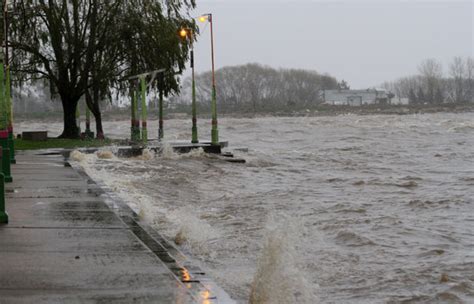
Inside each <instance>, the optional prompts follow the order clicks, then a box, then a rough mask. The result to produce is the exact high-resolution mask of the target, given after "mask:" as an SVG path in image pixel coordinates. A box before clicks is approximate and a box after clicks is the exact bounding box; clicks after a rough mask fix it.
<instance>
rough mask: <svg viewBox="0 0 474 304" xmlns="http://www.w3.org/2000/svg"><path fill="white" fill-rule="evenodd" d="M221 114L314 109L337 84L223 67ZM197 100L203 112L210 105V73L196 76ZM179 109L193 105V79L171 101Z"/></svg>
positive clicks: (314, 76) (308, 75) (318, 77)
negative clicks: (323, 94)
mask: <svg viewBox="0 0 474 304" xmlns="http://www.w3.org/2000/svg"><path fill="white" fill-rule="evenodd" d="M216 81H217V83H216V86H217V96H218V98H217V102H218V107H219V111H220V112H221V113H225V112H271V111H278V110H287V109H291V110H298V109H305V108H311V107H313V106H315V105H318V104H320V103H322V102H323V99H322V91H323V90H328V89H337V88H339V87H340V86H341V85H342V86H347V83H346V82H345V81H344V82H341V83H338V81H337V80H336V78H334V77H332V76H330V75H328V74H319V73H317V72H315V71H308V70H300V69H273V68H271V67H267V66H263V65H260V64H246V65H241V66H233V67H224V68H222V69H219V70H217V71H216ZM196 96H197V98H196V100H197V103H198V105H199V106H200V107H201V108H207V107H208V106H209V105H210V102H211V73H210V72H205V73H202V74H198V75H197V76H196ZM170 101H171V102H173V103H175V104H178V105H188V104H189V103H190V102H191V79H190V78H189V77H188V78H187V79H185V80H184V82H183V87H182V89H181V95H180V96H176V97H174V98H172V99H171V100H170Z"/></svg>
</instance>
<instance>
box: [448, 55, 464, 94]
mask: <svg viewBox="0 0 474 304" xmlns="http://www.w3.org/2000/svg"><path fill="white" fill-rule="evenodd" d="M465 74H466V69H465V65H464V60H463V59H462V58H461V57H454V59H453V61H452V62H451V64H450V65H449V75H450V76H451V77H452V81H450V82H449V83H450V85H449V84H448V87H449V95H450V96H451V98H452V100H453V101H454V102H458V103H459V102H463V101H465V97H466V96H465V79H464V77H465Z"/></svg>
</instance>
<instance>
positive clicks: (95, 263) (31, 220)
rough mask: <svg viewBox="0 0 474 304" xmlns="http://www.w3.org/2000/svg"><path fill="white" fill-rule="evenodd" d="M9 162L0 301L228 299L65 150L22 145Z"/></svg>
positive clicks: (0, 229)
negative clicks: (72, 162)
mask: <svg viewBox="0 0 474 304" xmlns="http://www.w3.org/2000/svg"><path fill="white" fill-rule="evenodd" d="M12 168H13V171H12V175H13V177H14V182H13V183H11V184H8V185H7V191H6V192H7V193H6V201H7V211H8V212H9V216H10V222H9V223H8V224H6V225H0V303H2V304H4V303H5V304H10V303H35V304H37V303H216V302H217V301H218V300H220V301H219V303H232V302H231V301H230V302H226V301H225V299H223V298H218V297H217V295H216V294H215V292H214V290H212V288H211V289H210V288H206V286H211V287H212V286H214V285H213V283H212V282H210V281H206V282H205V280H206V278H205V276H204V275H203V274H194V273H193V272H194V271H200V270H197V269H196V268H192V266H188V265H190V264H189V263H188V262H187V261H186V258H185V257H184V256H182V255H181V253H179V252H178V251H176V250H175V249H174V248H173V247H169V245H168V244H166V243H165V242H163V240H160V235H159V234H158V233H156V232H154V231H152V230H147V227H146V226H144V225H142V223H140V221H139V219H138V218H137V216H136V214H134V213H133V212H132V211H131V210H130V209H129V208H128V207H127V206H125V205H121V204H120V202H118V201H114V200H113V199H111V198H110V197H109V196H108V195H107V194H106V193H105V192H104V191H103V189H101V187H100V186H99V185H97V184H95V183H94V182H93V181H92V180H90V179H89V178H88V177H87V175H85V174H84V173H83V172H81V171H80V170H75V169H73V168H71V166H70V165H69V163H68V162H67V161H66V160H65V159H64V157H63V156H62V155H38V154H37V153H33V152H30V153H21V152H20V153H18V154H17V164H16V165H14V166H13V167H12ZM201 278H203V280H201ZM205 285H206V286H205Z"/></svg>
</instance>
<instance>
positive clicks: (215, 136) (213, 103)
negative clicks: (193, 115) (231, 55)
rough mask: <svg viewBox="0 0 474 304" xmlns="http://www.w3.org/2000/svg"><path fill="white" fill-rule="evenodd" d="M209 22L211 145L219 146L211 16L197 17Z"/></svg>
mask: <svg viewBox="0 0 474 304" xmlns="http://www.w3.org/2000/svg"><path fill="white" fill-rule="evenodd" d="M206 20H207V21H209V24H210V25H211V59H212V97H211V98H212V99H211V113H212V114H211V115H212V129H211V144H213V145H218V144H219V130H218V128H217V101H216V99H217V96H216V95H217V93H216V74H215V64H214V30H213V23H214V22H213V19H212V14H205V15H202V16H201V17H199V21H201V22H204V21H206Z"/></svg>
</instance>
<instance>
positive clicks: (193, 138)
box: [179, 28, 199, 144]
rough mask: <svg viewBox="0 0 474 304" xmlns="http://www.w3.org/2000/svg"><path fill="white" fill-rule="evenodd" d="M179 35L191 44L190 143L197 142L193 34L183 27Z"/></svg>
mask: <svg viewBox="0 0 474 304" xmlns="http://www.w3.org/2000/svg"><path fill="white" fill-rule="evenodd" d="M179 35H180V36H181V38H188V39H189V41H190V44H191V51H190V61H191V79H192V80H191V87H192V88H191V90H192V92H191V94H192V100H191V107H192V116H193V117H192V120H193V126H192V128H191V131H192V135H191V143H193V144H197V143H199V140H198V129H197V110H196V81H195V78H194V43H193V40H194V35H193V31H192V30H191V29H187V28H183V29H181V31H180V32H179Z"/></svg>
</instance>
